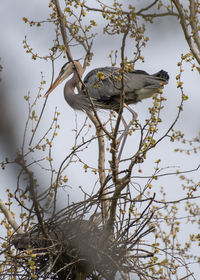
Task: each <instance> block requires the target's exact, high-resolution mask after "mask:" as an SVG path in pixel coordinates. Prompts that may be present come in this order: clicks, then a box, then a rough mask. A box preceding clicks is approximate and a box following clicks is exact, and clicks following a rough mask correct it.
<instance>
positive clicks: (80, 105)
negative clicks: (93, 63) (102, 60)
mask: <svg viewBox="0 0 200 280" xmlns="http://www.w3.org/2000/svg"><path fill="white" fill-rule="evenodd" d="M77 72H78V73H79V76H80V78H81V77H82V75H83V72H84V70H83V68H82V66H81V64H80V63H79V62H78V61H74V62H67V63H65V64H64V65H63V67H62V68H61V71H60V74H59V76H58V77H57V79H56V80H55V81H54V83H53V84H52V86H51V87H50V89H49V90H48V91H47V93H46V94H45V96H48V95H49V94H50V93H51V92H52V91H53V90H54V89H55V88H56V87H57V86H58V85H59V84H60V83H61V82H63V81H64V80H65V79H66V78H67V77H69V76H70V75H71V74H73V76H72V78H71V79H70V80H68V81H67V82H66V84H65V87H64V97H65V100H66V101H67V103H68V104H69V105H70V106H71V107H72V108H73V109H74V110H82V111H86V112H88V111H91V103H90V102H89V99H88V97H87V94H86V89H85V87H86V88H87V91H88V93H89V96H90V97H91V99H92V101H93V103H94V106H95V107H96V108H101V109H109V110H115V111H118V110H119V108H120V95H121V92H122V89H121V88H122V83H121V73H120V68H117V67H102V68H96V69H93V70H92V71H90V72H89V73H88V74H87V75H86V77H85V78H84V80H83V82H84V85H85V87H84V86H82V87H81V91H80V92H79V93H78V94H75V93H74V90H75V87H78V86H79V84H80V80H79V77H78V75H77ZM123 79H124V92H125V100H124V101H125V103H124V105H125V107H126V108H128V109H129V110H130V108H129V107H128V105H129V104H135V103H137V102H139V101H141V100H142V99H145V98H148V97H151V96H152V95H153V94H155V93H158V91H159V89H160V88H163V86H164V85H165V84H167V83H168V80H169V75H168V73H167V72H166V71H164V70H161V71H159V72H157V73H155V74H153V75H150V74H148V73H147V72H145V71H142V70H133V71H125V72H124V74H123Z"/></svg>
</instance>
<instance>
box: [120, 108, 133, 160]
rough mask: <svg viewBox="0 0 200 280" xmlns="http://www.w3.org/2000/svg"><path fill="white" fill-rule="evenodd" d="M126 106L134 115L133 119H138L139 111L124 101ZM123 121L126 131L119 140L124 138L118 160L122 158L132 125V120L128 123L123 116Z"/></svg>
mask: <svg viewBox="0 0 200 280" xmlns="http://www.w3.org/2000/svg"><path fill="white" fill-rule="evenodd" d="M124 107H125V108H126V109H128V110H129V112H131V114H132V116H133V121H136V120H137V117H138V115H137V113H136V112H135V111H133V110H132V109H131V108H130V107H129V106H128V105H127V104H126V103H124ZM122 122H123V125H124V132H123V133H122V135H121V136H120V137H119V139H118V142H119V143H120V142H121V139H122V138H123V141H122V144H121V148H120V151H119V154H118V160H120V158H121V155H122V151H123V149H124V145H125V143H126V139H127V136H128V132H129V129H130V126H131V124H132V122H130V123H129V124H128V125H127V123H126V121H125V119H124V118H123V117H122Z"/></svg>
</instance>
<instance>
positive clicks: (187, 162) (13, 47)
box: [0, 0, 200, 200]
mask: <svg viewBox="0 0 200 280" xmlns="http://www.w3.org/2000/svg"><path fill="white" fill-rule="evenodd" d="M48 13H49V9H48V1H40V0H35V1H28V2H27V1H26V0H19V1H11V0H6V1H2V3H1V9H0V26H1V44H0V57H1V64H2V66H3V72H2V79H3V81H2V83H1V84H0V87H1V91H0V94H4V96H2V97H0V101H1V100H3V101H2V104H3V106H1V107H2V108H1V107H0V108H1V110H2V112H3V113H2V112H0V116H1V115H2V123H3V128H5V131H6V133H7V136H8V137H7V138H5V137H4V138H2V133H1V135H0V145H1V146H0V149H1V154H0V161H1V160H2V159H4V157H5V156H7V154H8V153H11V154H14V151H15V149H16V147H17V146H20V145H21V140H22V133H23V130H24V125H25V120H26V116H27V108H26V105H25V101H24V98H23V96H24V95H27V93H28V92H30V93H31V96H35V95H36V93H37V90H38V87H39V83H40V77H41V74H40V72H43V74H44V76H45V79H46V81H47V84H46V85H45V86H44V91H43V93H42V94H44V93H45V90H47V89H48V86H49V84H50V81H51V64H50V62H45V61H42V60H36V61H33V60H32V59H31V55H29V54H26V52H25V50H24V48H23V44H22V41H23V40H24V36H25V35H27V40H28V41H29V42H30V45H31V46H32V47H33V49H34V50H36V52H39V54H41V55H43V54H44V55H46V53H47V50H48V48H49V47H50V46H51V43H52V40H53V39H54V31H53V28H52V27H51V26H50V25H49V24H44V26H42V27H40V28H35V27H29V25H27V24H25V23H24V22H23V21H22V18H23V17H28V18H30V19H33V20H36V21H37V20H43V19H44V18H46V17H47V16H48ZM99 30H100V27H97V31H99ZM146 35H147V36H148V37H149V38H150V41H149V42H148V43H147V47H146V48H145V49H144V52H143V56H144V57H145V62H144V63H138V64H137V65H136V68H138V69H143V70H146V71H147V72H150V73H154V72H157V71H159V70H160V69H164V70H166V71H168V72H169V75H170V82H169V85H167V86H166V87H165V90H164V95H165V97H166V98H167V101H166V102H165V108H164V110H163V113H162V119H163V123H162V124H161V126H160V132H159V133H163V132H164V131H166V129H167V128H168V127H169V124H170V123H171V122H172V121H173V119H174V118H175V115H176V113H177V106H178V105H179V100H180V92H179V90H178V89H177V87H176V79H175V77H176V75H177V74H178V67H177V62H178V61H180V56H181V54H182V53H186V52H187V51H188V46H187V44H186V42H185V39H184V37H183V33H182V30H181V28H180V26H179V25H178V24H177V21H176V20H175V19H174V18H172V17H171V18H161V19H156V20H155V23H154V24H153V25H150V26H148V28H147V31H146ZM120 43H121V41H120V38H118V37H115V38H110V37H108V36H104V35H103V33H102V31H100V32H99V35H98V37H97V38H96V40H95V42H94V46H93V52H94V57H93V61H92V63H91V66H90V67H89V68H88V69H87V71H89V70H91V69H92V68H96V67H99V66H106V65H110V61H109V59H108V55H109V53H110V51H111V50H115V49H116V48H117V49H119V48H120ZM133 46H134V41H132V42H131V41H129V44H127V46H126V54H127V56H130V55H131V53H132V51H133ZM73 55H74V58H75V59H76V58H80V57H81V56H82V55H83V54H82V53H80V52H79V51H77V52H76V53H75V52H74V53H73ZM64 63H65V61H64V60H63V59H62V58H60V59H59V60H57V61H56V64H55V75H57V74H58V72H59V71H60V68H61V66H62V65H63V64H64ZM184 69H185V71H184V73H183V76H184V89H185V93H186V94H187V95H188V96H189V101H187V102H186V103H185V105H184V111H183V113H182V115H181V117H180V120H179V122H178V124H177V126H176V128H177V129H182V130H183V132H184V133H185V135H186V137H187V138H193V137H195V136H196V135H197V134H198V132H199V130H200V122H199V119H200V111H199V74H198V73H196V72H194V73H191V71H190V66H189V65H185V64H184ZM151 104H152V100H145V101H143V102H142V103H140V104H137V105H136V106H135V107H134V109H135V111H136V112H137V113H138V116H139V120H140V121H141V123H144V120H145V119H146V118H147V117H148V107H149V106H150V105H151ZM55 106H57V108H58V111H59V112H61V115H60V121H59V123H60V126H61V130H60V132H59V136H58V138H57V140H56V142H55V147H54V159H55V161H54V164H55V166H59V165H60V163H61V162H62V160H63V158H64V157H65V156H66V155H67V154H68V153H69V152H70V149H71V147H72V146H73V141H72V139H73V132H72V130H73V128H74V126H75V113H74V111H73V110H72V109H71V108H70V107H69V106H68V105H67V104H66V102H65V100H64V97H63V85H60V86H59V87H58V88H57V89H56V90H55V92H54V93H52V94H51V95H50V97H49V99H48V104H47V107H46V111H45V114H44V118H43V120H42V123H41V131H42V129H43V128H44V127H45V126H48V125H49V123H50V121H51V117H52V115H53V112H54V110H55ZM124 115H125V117H126V118H127V119H129V118H130V115H129V113H128V112H125V114H124ZM100 116H101V117H102V119H106V116H107V113H100ZM84 118H85V115H84V114H83V113H80V114H79V113H78V121H79V122H80V123H82V122H83V121H84ZM93 133H95V132H94V129H93ZM8 140H9V141H10V142H11V143H14V146H15V148H13V150H10V146H8V145H7V143H8V142H9V141H8ZM135 141H137V139H134V137H133V138H131V137H130V138H129V141H128V145H127V147H126V149H125V153H126V154H128V153H129V152H130V151H132V149H133V146H134V143H135ZM178 146H179V144H178V143H175V144H171V145H170V144H169V142H167V141H166V140H165V141H164V142H163V143H161V144H160V145H159V146H158V147H157V148H156V149H154V150H152V151H151V152H150V153H149V155H148V160H147V161H146V162H145V163H144V164H142V166H141V167H142V169H143V175H151V174H152V172H153V168H154V165H153V163H154V161H155V160H157V159H158V158H163V162H162V166H163V167H168V166H180V169H181V170H187V169H192V168H195V167H196V166H197V165H198V163H199V156H198V155H194V156H193V155H192V156H191V157H188V156H186V155H184V154H183V155H180V154H174V152H173V149H174V148H176V147H178ZM95 153H97V148H96V144H93V145H92V146H91V147H90V148H89V149H87V151H86V153H85V154H84V153H83V154H82V158H83V159H85V160H87V162H88V164H90V165H94V166H95V165H96V156H94V154H95ZM170 170H173V169H172V168H171V169H170ZM134 172H135V173H134V174H136V175H138V173H137V170H134ZM77 173H78V174H79V175H78V176H77ZM9 174H14V177H12V176H10V175H9ZM16 174H17V173H16V170H14V169H13V170H9V171H5V172H4V173H1V174H0V177H1V190H2V191H1V193H2V194H3V192H4V191H5V189H6V188H7V187H11V186H13V185H14V184H15V176H16ZM41 175H43V174H41ZM67 175H68V177H69V185H71V186H73V187H74V189H73V190H72V191H71V196H72V200H76V199H77V197H78V195H77V192H78V187H79V186H80V185H81V186H84V187H85V188H86V187H89V186H90V187H92V186H93V185H94V182H95V180H96V179H97V178H94V176H93V175H92V174H91V173H87V175H86V174H85V173H84V172H83V168H82V167H81V166H77V165H76V166H75V165H72V166H71V167H70V168H69V169H68V171H67ZM192 176H193V178H198V174H197V173H196V174H194V175H192ZM43 179H44V178H43ZM43 179H40V181H41V182H43V183H45V181H44V180H43ZM88 182H89V186H88ZM160 185H163V186H165V187H166V192H167V194H168V197H169V199H173V198H174V196H175V193H176V194H177V197H179V189H180V181H179V180H178V179H177V178H170V179H169V177H167V178H163V180H159V181H158V182H157V184H155V185H154V186H153V190H152V191H156V187H159V186H160ZM175 190H176V191H175Z"/></svg>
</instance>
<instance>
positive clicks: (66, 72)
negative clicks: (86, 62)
mask: <svg viewBox="0 0 200 280" xmlns="http://www.w3.org/2000/svg"><path fill="white" fill-rule="evenodd" d="M79 67H80V63H79V62H78V61H74V62H67V63H65V64H64V65H63V67H62V68H61V70H60V73H59V75H58V77H57V78H56V79H55V81H54V82H53V84H52V85H51V86H50V88H49V89H48V91H47V92H46V93H45V95H44V97H47V96H48V95H49V94H50V93H51V92H52V91H53V90H54V89H55V88H56V87H57V86H58V85H59V84H60V83H62V82H63V81H64V80H65V79H67V78H68V77H69V76H70V75H71V74H72V73H74V72H76V70H77V71H78V70H79Z"/></svg>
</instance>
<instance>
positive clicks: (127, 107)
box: [124, 103, 138, 121]
mask: <svg viewBox="0 0 200 280" xmlns="http://www.w3.org/2000/svg"><path fill="white" fill-rule="evenodd" d="M124 107H125V108H126V109H127V110H129V112H131V114H132V116H133V121H136V120H137V117H138V114H137V113H136V112H135V111H133V110H132V109H131V107H129V106H128V105H127V104H126V103H124Z"/></svg>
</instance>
